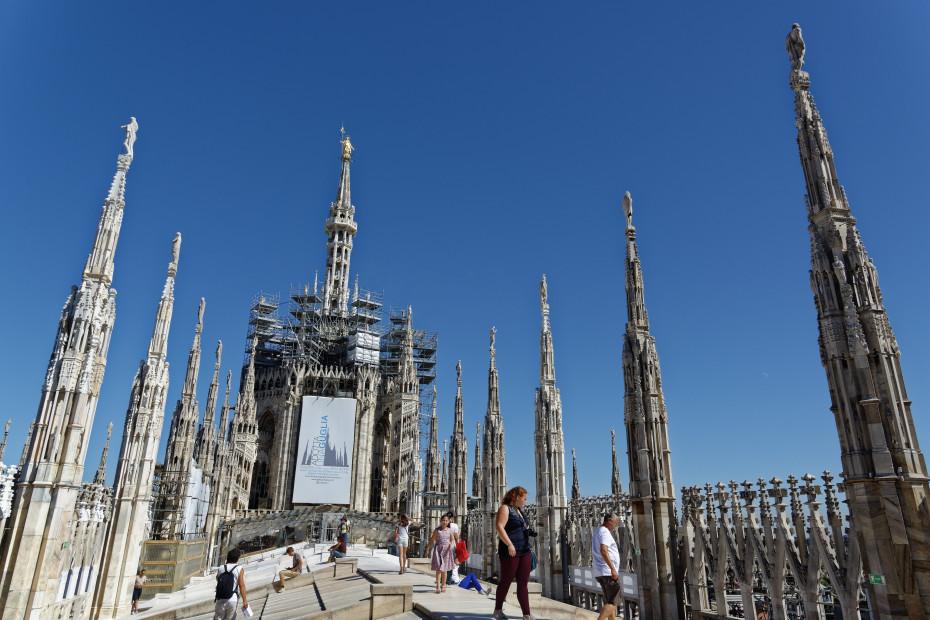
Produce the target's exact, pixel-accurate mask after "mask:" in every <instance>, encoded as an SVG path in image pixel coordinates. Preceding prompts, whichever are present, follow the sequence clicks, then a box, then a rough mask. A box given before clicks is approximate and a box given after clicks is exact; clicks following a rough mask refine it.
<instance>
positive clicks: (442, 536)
mask: <svg viewBox="0 0 930 620" xmlns="http://www.w3.org/2000/svg"><path fill="white" fill-rule="evenodd" d="M457 542H458V540H457V539H456V536H455V534H453V533H452V530H451V529H450V528H449V515H442V518H441V519H440V520H439V527H437V528H436V529H435V530H433V534H432V536H430V538H429V546H430V547H432V549H433V555H432V560H431V562H430V566H431V567H432V569H433V570H434V571H435V572H436V594H439V593H440V592H445V591H446V571H450V570H452V566H453V565H454V564H455V545H456V543H457Z"/></svg>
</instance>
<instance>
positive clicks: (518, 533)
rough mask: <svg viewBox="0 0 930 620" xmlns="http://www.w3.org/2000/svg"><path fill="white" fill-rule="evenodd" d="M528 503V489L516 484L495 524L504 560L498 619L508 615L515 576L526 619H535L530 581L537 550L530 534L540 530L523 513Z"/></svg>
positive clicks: (496, 603) (518, 598)
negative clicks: (509, 596)
mask: <svg viewBox="0 0 930 620" xmlns="http://www.w3.org/2000/svg"><path fill="white" fill-rule="evenodd" d="M525 503H526V489H524V488H523V487H513V488H512V489H510V490H509V491H507V494H506V495H504V499H503V500H502V501H501V505H500V508H498V509H497V519H496V523H495V527H496V529H497V537H498V538H499V539H500V540H499V542H498V543H497V555H498V557H499V558H500V562H501V578H500V583H498V585H497V597H496V599H495V602H494V615H493V616H492V617H493V618H494V619H495V620H499V619H501V618H504V617H505V616H504V600H505V599H506V598H507V591H508V590H509V589H510V584H511V583H512V582H513V580H514V579H516V580H517V600H518V601H519V602H520V610H521V611H522V612H523V618H524V620H532V618H533V615H532V613H531V612H530V594H529V588H528V586H527V583H529V580H530V571H532V569H533V567H532V563H533V552H532V550H531V549H530V537H531V536H535V535H536V532H534V531H533V530H532V529H530V526H529V524H528V523H527V521H526V516H525V515H524V514H523V505H524V504H525Z"/></svg>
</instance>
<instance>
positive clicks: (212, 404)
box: [194, 340, 223, 477]
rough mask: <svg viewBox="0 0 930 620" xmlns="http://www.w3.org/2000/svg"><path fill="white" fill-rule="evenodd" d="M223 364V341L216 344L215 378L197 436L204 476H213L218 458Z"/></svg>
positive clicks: (197, 456) (213, 378)
mask: <svg viewBox="0 0 930 620" xmlns="http://www.w3.org/2000/svg"><path fill="white" fill-rule="evenodd" d="M222 362H223V341H222V340H218V341H217V342H216V358H215V362H214V364H213V376H212V377H211V379H210V389H209V390H208V391H207V405H206V407H205V408H204V411H203V425H202V426H201V427H200V432H199V433H198V436H197V445H196V449H195V451H194V460H196V461H197V464H198V465H200V468H201V469H202V470H203V472H204V474H206V475H207V476H210V477H212V476H213V473H214V472H213V468H214V463H215V458H216V436H217V431H216V401H217V398H218V395H219V390H220V366H221V365H222Z"/></svg>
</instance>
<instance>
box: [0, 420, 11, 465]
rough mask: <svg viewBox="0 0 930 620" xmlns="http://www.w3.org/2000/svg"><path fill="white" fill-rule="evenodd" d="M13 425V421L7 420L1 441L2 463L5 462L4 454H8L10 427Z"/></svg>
mask: <svg viewBox="0 0 930 620" xmlns="http://www.w3.org/2000/svg"><path fill="white" fill-rule="evenodd" d="M12 423H13V420H7V421H6V424H4V425H3V439H2V440H0V462H3V453H4V452H6V443H7V439H8V438H9V436H10V425H11V424H12Z"/></svg>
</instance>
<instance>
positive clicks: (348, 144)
mask: <svg viewBox="0 0 930 620" xmlns="http://www.w3.org/2000/svg"><path fill="white" fill-rule="evenodd" d="M339 133H340V135H342V140H341V142H342V159H344V160H346V161H348V160H350V159H352V151H354V150H355V147H354V146H352V138H350V137H349V134H347V133H346V128H345V127H340V128H339Z"/></svg>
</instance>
